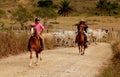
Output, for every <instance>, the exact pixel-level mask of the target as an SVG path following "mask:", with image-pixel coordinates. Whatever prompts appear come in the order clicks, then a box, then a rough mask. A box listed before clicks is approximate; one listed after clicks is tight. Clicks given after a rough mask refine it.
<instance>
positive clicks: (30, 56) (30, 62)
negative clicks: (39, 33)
mask: <svg viewBox="0 0 120 77" xmlns="http://www.w3.org/2000/svg"><path fill="white" fill-rule="evenodd" d="M29 65H30V66H31V65H32V51H30V63H29Z"/></svg>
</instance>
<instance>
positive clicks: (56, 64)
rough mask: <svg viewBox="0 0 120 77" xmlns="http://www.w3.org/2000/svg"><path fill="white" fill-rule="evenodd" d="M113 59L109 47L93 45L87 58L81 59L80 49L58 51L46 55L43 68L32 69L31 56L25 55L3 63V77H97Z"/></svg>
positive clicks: (0, 76)
mask: <svg viewBox="0 0 120 77" xmlns="http://www.w3.org/2000/svg"><path fill="white" fill-rule="evenodd" d="M111 56H112V50H111V47H110V45H109V44H106V43H99V44H98V45H90V46H89V47H88V48H87V49H86V52H85V55H79V54H78V48H77V47H76V48H58V49H54V50H45V51H43V53H42V58H43V60H42V61H40V63H39V65H38V66H36V65H35V64H33V65H32V66H31V67H30V66H29V53H25V54H21V55H17V56H11V57H8V58H5V59H0V77H95V76H96V75H98V74H99V71H100V69H102V68H103V67H104V66H106V65H107V62H108V60H110V58H111ZM33 61H34V62H35V54H34V58H33Z"/></svg>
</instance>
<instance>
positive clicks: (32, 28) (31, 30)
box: [30, 27, 37, 36]
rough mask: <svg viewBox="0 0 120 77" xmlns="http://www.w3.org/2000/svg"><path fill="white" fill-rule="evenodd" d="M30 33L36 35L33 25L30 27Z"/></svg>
mask: <svg viewBox="0 0 120 77" xmlns="http://www.w3.org/2000/svg"><path fill="white" fill-rule="evenodd" d="M30 33H31V35H32V36H33V35H37V30H36V29H35V27H31V29H30Z"/></svg>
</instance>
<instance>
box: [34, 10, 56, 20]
mask: <svg viewBox="0 0 120 77" xmlns="http://www.w3.org/2000/svg"><path fill="white" fill-rule="evenodd" d="M34 14H35V15H36V17H38V16H40V17H43V18H44V17H48V18H56V17H57V13H56V12H55V11H54V10H53V9H52V8H37V9H36V10H35V11H34Z"/></svg>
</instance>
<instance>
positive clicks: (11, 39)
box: [0, 32, 28, 58]
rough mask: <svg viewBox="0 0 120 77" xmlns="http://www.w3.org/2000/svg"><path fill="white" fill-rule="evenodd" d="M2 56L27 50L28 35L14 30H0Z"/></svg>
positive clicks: (0, 55)
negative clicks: (16, 32)
mask: <svg viewBox="0 0 120 77" xmlns="http://www.w3.org/2000/svg"><path fill="white" fill-rule="evenodd" d="M0 39H1V40H0V58H2V57H7V56H9V55H16V54H20V53H23V52H25V50H26V49H27V42H28V35H26V34H19V36H18V34H15V33H13V32H4V33H3V32H0Z"/></svg>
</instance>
